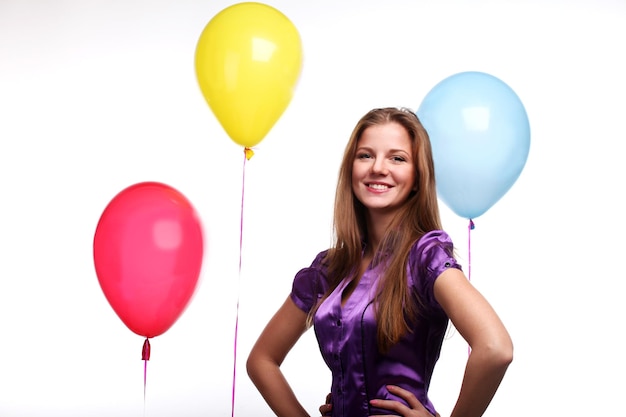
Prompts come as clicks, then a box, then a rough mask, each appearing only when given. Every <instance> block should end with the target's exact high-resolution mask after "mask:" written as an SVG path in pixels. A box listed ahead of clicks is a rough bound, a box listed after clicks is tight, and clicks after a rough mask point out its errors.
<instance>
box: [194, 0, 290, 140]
mask: <svg viewBox="0 0 626 417" xmlns="http://www.w3.org/2000/svg"><path fill="white" fill-rule="evenodd" d="M301 68H302V43H301V39H300V34H299V33H298V30H297V29H296V27H295V26H294V25H293V23H292V22H291V21H290V20H289V19H288V18H287V17H286V16H285V15H284V14H282V13H281V12H280V11H278V10H276V9H275V8H273V7H271V6H268V5H265V4H262V3H255V2H246V3H239V4H235V5H232V6H229V7H227V8H226V9H223V10H222V11H221V12H219V13H218V14H217V15H215V16H214V17H213V18H212V19H211V21H209V23H208V24H207V25H206V26H205V28H204V30H203V31H202V34H201V35H200V38H199V40H198V44H197V46H196V54H195V69H196V76H197V79H198V83H199V86H200V90H201V92H202V94H203V96H204V98H205V99H206V101H207V103H208V105H209V108H210V109H211V110H212V112H213V113H214V115H215V117H216V118H217V120H218V121H219V122H220V124H221V125H222V127H223V128H224V130H225V131H226V133H227V134H228V136H229V137H230V138H231V139H232V140H233V141H234V142H235V143H237V144H239V145H241V146H244V147H246V148H251V147H253V146H255V145H257V144H258V143H259V142H261V141H262V140H263V139H264V138H265V136H266V135H267V133H268V132H269V131H270V130H271V129H272V127H273V126H274V124H275V123H276V122H277V121H278V119H280V117H281V116H282V114H283V112H284V111H285V109H286V108H287V106H288V105H289V103H290V101H291V99H292V97H293V94H294V90H295V87H296V84H297V82H298V78H299V77H300V72H301Z"/></svg>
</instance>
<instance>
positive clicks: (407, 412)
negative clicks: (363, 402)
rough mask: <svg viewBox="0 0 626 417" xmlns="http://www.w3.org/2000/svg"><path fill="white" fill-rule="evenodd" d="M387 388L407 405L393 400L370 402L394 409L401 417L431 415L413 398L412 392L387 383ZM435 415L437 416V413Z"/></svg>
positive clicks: (431, 416) (380, 406) (378, 406)
mask: <svg viewBox="0 0 626 417" xmlns="http://www.w3.org/2000/svg"><path fill="white" fill-rule="evenodd" d="M387 389H388V390H389V392H391V393H392V394H394V395H396V396H398V397H400V398H402V399H403V400H404V401H406V402H407V404H408V407H407V406H406V405H404V404H403V403H401V402H400V401H395V400H371V401H370V404H371V405H373V406H375V407H377V408H383V409H385V410H390V411H395V412H396V413H398V414H399V415H401V416H403V417H433V415H432V414H431V413H430V412H429V411H428V410H427V409H426V407H424V406H423V405H422V403H421V402H419V401H418V399H417V398H415V395H413V393H412V392H410V391H407V390H405V389H403V388H400V387H398V386H395V385H388V386H387ZM370 417H386V416H370ZM435 417H439V414H438V413H437V414H436V416H435Z"/></svg>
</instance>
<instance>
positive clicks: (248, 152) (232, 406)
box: [230, 148, 254, 417]
mask: <svg viewBox="0 0 626 417" xmlns="http://www.w3.org/2000/svg"><path fill="white" fill-rule="evenodd" d="M243 155H244V158H243V172H242V175H241V179H242V181H241V210H240V217H239V281H238V282H239V284H240V283H241V265H242V252H243V212H244V199H245V190H246V161H248V160H249V159H250V158H252V156H253V155H254V152H253V151H252V149H250V148H245V149H244V150H243ZM239 287H240V285H238V288H237V310H236V314H235V340H234V343H233V386H232V396H231V403H230V410H231V411H230V415H231V417H234V416H235V391H236V390H235V386H236V380H237V339H238V334H239V298H240V290H239Z"/></svg>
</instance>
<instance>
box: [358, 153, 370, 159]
mask: <svg viewBox="0 0 626 417" xmlns="http://www.w3.org/2000/svg"><path fill="white" fill-rule="evenodd" d="M356 157H357V159H368V158H371V157H372V156H371V155H370V154H369V153H366V152H363V153H360V154H358V155H357V156H356Z"/></svg>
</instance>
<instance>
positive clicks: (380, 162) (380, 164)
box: [372, 158, 387, 174]
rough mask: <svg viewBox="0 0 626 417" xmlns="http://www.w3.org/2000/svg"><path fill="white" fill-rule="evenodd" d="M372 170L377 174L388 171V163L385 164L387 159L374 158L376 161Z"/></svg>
mask: <svg viewBox="0 0 626 417" xmlns="http://www.w3.org/2000/svg"><path fill="white" fill-rule="evenodd" d="M372 172H374V173H376V174H386V173H387V165H386V164H385V160H384V159H383V158H376V159H374V163H373V164H372Z"/></svg>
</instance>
